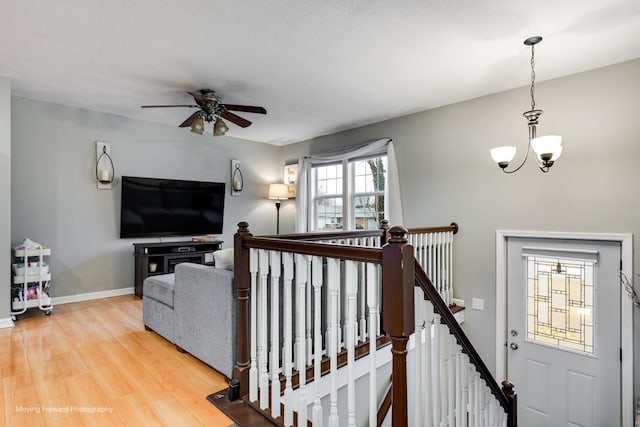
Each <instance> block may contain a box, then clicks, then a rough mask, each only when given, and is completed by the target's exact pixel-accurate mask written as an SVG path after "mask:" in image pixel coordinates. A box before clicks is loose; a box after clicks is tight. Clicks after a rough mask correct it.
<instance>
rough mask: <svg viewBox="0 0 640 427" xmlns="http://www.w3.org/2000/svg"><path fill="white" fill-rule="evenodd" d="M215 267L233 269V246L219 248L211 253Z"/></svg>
mask: <svg viewBox="0 0 640 427" xmlns="http://www.w3.org/2000/svg"><path fill="white" fill-rule="evenodd" d="M213 259H214V260H215V266H216V268H222V269H224V270H229V271H233V248H228V249H220V250H219V251H215V252H214V253H213Z"/></svg>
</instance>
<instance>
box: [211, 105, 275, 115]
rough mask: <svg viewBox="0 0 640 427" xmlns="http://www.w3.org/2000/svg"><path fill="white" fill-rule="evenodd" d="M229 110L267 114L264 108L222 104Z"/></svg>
mask: <svg viewBox="0 0 640 427" xmlns="http://www.w3.org/2000/svg"><path fill="white" fill-rule="evenodd" d="M222 105H224V107H225V108H226V109H227V110H233V111H245V112H247V113H257V114H267V110H265V109H264V107H252V106H251V105H237V104H222Z"/></svg>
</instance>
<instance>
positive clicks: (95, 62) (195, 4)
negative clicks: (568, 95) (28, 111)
mask: <svg viewBox="0 0 640 427" xmlns="http://www.w3.org/2000/svg"><path fill="white" fill-rule="evenodd" d="M532 35H541V36H543V37H544V41H543V42H542V43H541V44H540V45H538V46H537V47H536V75H537V81H542V80H546V79H550V78H554V77H559V76H563V75H567V74H572V73H576V72H580V71H584V70H589V69H593V68H597V67H601V66H605V65H609V64H613V63H617V62H622V61H626V60H629V59H633V58H638V57H640V1H638V0H606V1H603V0H564V1H558V0H538V1H536V2H532V1H529V2H523V1H515V0H483V1H478V0H474V1H463V0H457V1H455V0H452V1H446V0H404V1H392V0H350V1H347V0H317V1H311V0H270V1H265V0H237V1H228V0H227V1H222V0H179V1H178V0H56V1H52V0H2V1H1V2H0V40H2V42H1V43H0V75H4V76H8V77H10V78H11V81H12V90H13V93H14V95H17V96H22V97H27V98H31V99H36V100H42V101H49V102H55V103H59V104H65V105H72V106H77V107H83V108H88V109H91V110H96V111H103V112H108V113H114V114H119V115H123V116H127V117H132V118H136V119H142V120H148V121H153V122H159V123H164V124H168V125H173V124H175V125H178V124H179V123H181V122H182V121H183V120H184V119H185V118H186V117H187V116H189V115H190V114H191V113H192V112H193V110H189V109H187V108H185V109H177V108H173V109H162V110H161V109H152V110H151V109H140V105H144V104H185V103H187V104H190V103H192V101H193V100H192V98H191V97H190V96H189V95H188V94H187V93H186V91H188V90H197V89H201V88H211V89H215V90H216V91H217V93H218V94H219V95H221V96H222V97H223V102H227V103H231V104H248V105H260V106H264V107H265V108H266V109H267V111H268V114H267V115H266V116H262V115H258V114H251V113H239V114H240V115H242V116H243V117H245V118H247V119H249V120H252V121H253V123H254V124H253V125H252V126H251V127H249V128H246V129H241V128H239V127H237V126H235V125H233V124H230V125H229V126H230V127H231V130H230V131H229V133H228V135H231V136H234V137H238V138H244V139H249V140H254V141H260V142H266V143H271V144H278V145H280V144H287V143H291V142H296V141H300V140H304V139H307V138H312V137H315V136H319V135H324V134H329V133H333V132H335V131H338V130H343V129H348V128H352V127H356V126H360V125H364V124H368V123H373V122H377V121H380V120H384V119H387V118H391V117H397V116H401V115H405V114H407V113H411V112H416V111H421V110H425V109H429V108H433V107H436V106H440V105H446V104H450V103H453V102H457V101H461V100H464V99H470V98H475V97H478V96H481V95H485V94H489V93H494V92H498V91H502V90H505V89H510V88H513V87H518V86H523V85H526V84H528V81H529V72H530V70H529V66H530V65H529V55H530V50H529V48H528V47H526V46H524V45H523V43H522V42H523V40H524V39H526V38H527V37H529V36H532ZM527 105H528V100H526V99H524V100H523V108H526V107H527ZM187 131H188V130H186V129H185V132H187Z"/></svg>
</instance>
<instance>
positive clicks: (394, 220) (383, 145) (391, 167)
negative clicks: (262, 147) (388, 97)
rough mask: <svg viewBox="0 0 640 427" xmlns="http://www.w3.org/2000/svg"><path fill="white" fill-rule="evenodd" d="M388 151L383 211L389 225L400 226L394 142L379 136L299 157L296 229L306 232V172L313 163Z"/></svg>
mask: <svg viewBox="0 0 640 427" xmlns="http://www.w3.org/2000/svg"><path fill="white" fill-rule="evenodd" d="M385 153H386V154H387V169H388V171H387V186H386V187H385V188H386V191H385V198H384V200H385V207H384V209H385V212H386V213H387V215H386V216H387V218H386V219H388V220H389V223H390V225H392V226H394V225H402V224H403V217H402V204H401V198H400V180H399V175H398V164H397V161H396V153H395V150H394V148H393V141H392V140H391V139H389V138H384V139H379V140H376V141H372V142H367V143H364V144H360V145H356V146H351V147H346V148H342V149H339V150H334V151H329V152H326V153H322V154H315V155H313V156H306V157H301V158H300V159H299V160H298V182H297V188H296V232H298V233H306V232H307V231H309V228H310V227H309V195H310V193H311V182H310V180H309V172H310V171H311V168H312V167H313V166H315V165H321V164H324V163H332V162H338V161H343V160H346V159H351V158H355V157H363V156H369V155H376V154H385Z"/></svg>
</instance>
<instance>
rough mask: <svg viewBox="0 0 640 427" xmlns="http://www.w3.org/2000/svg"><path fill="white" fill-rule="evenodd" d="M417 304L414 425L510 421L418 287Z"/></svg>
mask: <svg viewBox="0 0 640 427" xmlns="http://www.w3.org/2000/svg"><path fill="white" fill-rule="evenodd" d="M415 303H416V306H415V319H416V330H415V333H414V335H413V337H414V340H415V341H414V343H415V344H414V348H415V350H414V352H415V353H414V356H415V357H414V358H413V363H414V366H412V367H410V368H411V369H412V370H411V369H410V372H412V375H408V379H409V381H412V382H413V384H412V386H413V390H415V394H414V396H413V399H414V401H413V402H412V404H410V407H411V406H413V417H412V418H410V425H416V426H417V425H429V426H456V427H466V426H473V427H479V426H482V427H484V426H487V427H489V426H492V427H493V426H506V425H507V414H506V412H505V411H504V409H503V408H502V407H501V406H500V403H499V401H498V400H497V399H495V398H494V396H493V395H492V394H491V392H490V390H489V388H488V387H487V386H486V384H485V381H484V380H483V379H482V378H481V377H480V374H479V373H478V372H477V371H476V367H475V366H474V365H473V364H471V363H470V362H469V358H468V357H467V355H466V354H464V353H463V352H462V347H461V346H460V345H459V344H458V343H457V342H456V339H455V337H454V336H453V335H451V334H450V333H449V328H448V327H447V325H445V324H444V323H441V316H440V315H439V314H434V308H433V304H432V303H431V302H430V301H428V300H425V299H424V294H423V291H422V289H420V288H416V289H415ZM410 351H411V349H410ZM468 396H470V397H468ZM420 420H430V421H429V422H427V423H424V422H423V421H420Z"/></svg>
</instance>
